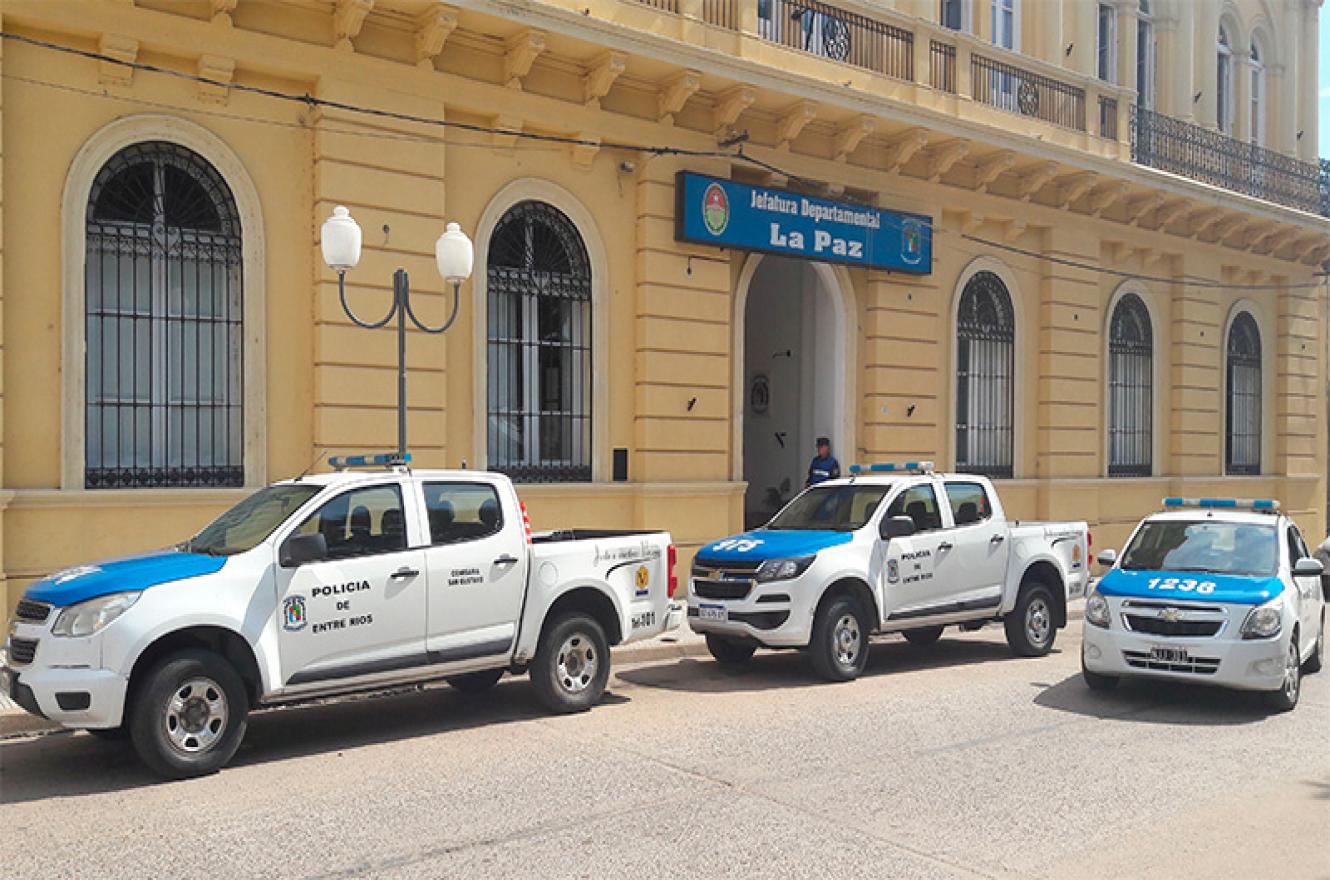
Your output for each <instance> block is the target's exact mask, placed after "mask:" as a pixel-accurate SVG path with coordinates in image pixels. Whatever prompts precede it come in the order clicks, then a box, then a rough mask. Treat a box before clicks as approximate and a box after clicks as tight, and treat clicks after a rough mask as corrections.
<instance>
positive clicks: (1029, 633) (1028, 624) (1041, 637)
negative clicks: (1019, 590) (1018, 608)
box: [1025, 599, 1053, 647]
mask: <svg viewBox="0 0 1330 880" xmlns="http://www.w3.org/2000/svg"><path fill="white" fill-rule="evenodd" d="M1052 618H1053V616H1052V614H1051V613H1050V611H1049V608H1048V603H1047V602H1045V601H1044V600H1043V599H1035V600H1034V601H1032V602H1031V603H1030V607H1028V608H1026V609H1025V635H1026V637H1027V638H1029V640H1030V643H1031V644H1033V645H1038V646H1040V647H1042V646H1043V645H1044V644H1045V643H1046V642H1047V641H1048V635H1049V633H1051V632H1052V631H1053V619H1052Z"/></svg>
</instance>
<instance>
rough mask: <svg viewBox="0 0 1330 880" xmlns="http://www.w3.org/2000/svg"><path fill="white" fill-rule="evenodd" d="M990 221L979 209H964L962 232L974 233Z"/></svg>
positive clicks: (964, 233)
mask: <svg viewBox="0 0 1330 880" xmlns="http://www.w3.org/2000/svg"><path fill="white" fill-rule="evenodd" d="M987 221H988V218H987V217H985V216H984V215H983V214H980V213H979V212H977V211H964V212H962V213H961V234H963V235H974V234H975V233H976V232H978V231H979V229H980V228H981V227H982V226H983V225H984V223H986V222H987Z"/></svg>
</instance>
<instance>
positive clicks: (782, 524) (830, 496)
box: [767, 485, 891, 532]
mask: <svg viewBox="0 0 1330 880" xmlns="http://www.w3.org/2000/svg"><path fill="white" fill-rule="evenodd" d="M890 491H891V486H889V485H886V486H882V485H876V486H855V485H843V486H814V487H813V488H811V489H809V490H808V491H806V492H804V493H803V494H802V495H800V496H799V497H798V498H796V499H794V500H793V501H791V502H790V503H789V504H788V505H786V506H785V509H784V510H782V511H781V512H780V513H778V514H776V516H775V518H774V519H772V521H771V522H769V523H767V528H769V529H775V530H777V531H800V532H806V531H814V532H852V531H854V530H855V529H857V528H860V527H862V526H863V524H864V523H866V522H868V520H869V518H871V517H872V515H873V511H874V510H877V505H878V503H879V502H881V501H882V499H883V498H885V497H886V495H887V493H888V492H890Z"/></svg>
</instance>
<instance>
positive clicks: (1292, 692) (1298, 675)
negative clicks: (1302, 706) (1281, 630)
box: [1266, 633, 1302, 712]
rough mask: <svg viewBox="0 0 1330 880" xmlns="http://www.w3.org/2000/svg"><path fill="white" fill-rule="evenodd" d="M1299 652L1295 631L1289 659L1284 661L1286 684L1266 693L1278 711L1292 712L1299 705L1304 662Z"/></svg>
mask: <svg viewBox="0 0 1330 880" xmlns="http://www.w3.org/2000/svg"><path fill="white" fill-rule="evenodd" d="M1300 661H1301V658H1300V657H1299V653H1298V636H1297V634H1296V633H1294V635H1293V638H1292V639H1291V640H1290V641H1289V643H1288V659H1287V660H1286V661H1285V663H1284V684H1283V685H1282V686H1281V687H1280V688H1279V690H1277V691H1270V692H1269V693H1268V694H1266V701H1267V703H1268V704H1269V706H1270V708H1271V709H1273V710H1274V711H1276V712H1290V711H1292V710H1293V709H1294V708H1295V707H1296V706H1297V705H1298V697H1299V696H1301V695H1302V663H1301V662H1300Z"/></svg>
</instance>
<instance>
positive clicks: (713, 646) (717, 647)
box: [707, 633, 757, 666]
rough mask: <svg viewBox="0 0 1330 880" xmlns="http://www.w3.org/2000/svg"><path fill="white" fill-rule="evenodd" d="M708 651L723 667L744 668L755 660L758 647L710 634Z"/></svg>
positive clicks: (708, 635) (708, 636)
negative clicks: (754, 655)
mask: <svg viewBox="0 0 1330 880" xmlns="http://www.w3.org/2000/svg"><path fill="white" fill-rule="evenodd" d="M707 650H708V651H710V652H711V656H712V657H714V658H716V662H717V663H719V664H720V665H721V666H743V665H745V664H747V663H748V661H749V660H751V659H753V652H754V651H756V650H757V645H754V644H751V643H748V642H740V641H738V640H736V639H727V638H725V637H724V636H718V635H715V634H711V633H708V634H707Z"/></svg>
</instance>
